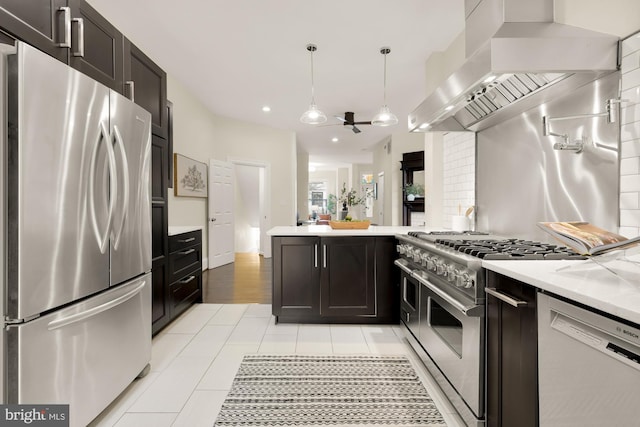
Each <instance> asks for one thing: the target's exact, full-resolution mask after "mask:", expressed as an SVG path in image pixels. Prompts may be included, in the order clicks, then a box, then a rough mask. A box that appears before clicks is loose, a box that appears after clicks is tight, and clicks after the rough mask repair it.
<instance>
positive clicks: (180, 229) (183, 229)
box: [169, 225, 204, 236]
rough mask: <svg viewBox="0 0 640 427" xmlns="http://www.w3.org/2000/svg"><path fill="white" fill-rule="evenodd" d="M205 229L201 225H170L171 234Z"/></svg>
mask: <svg viewBox="0 0 640 427" xmlns="http://www.w3.org/2000/svg"><path fill="white" fill-rule="evenodd" d="M203 229H204V227H203V226H201V225H172V226H170V227H169V236H175V235H176V234H182V233H188V232H190V231H196V230H203Z"/></svg>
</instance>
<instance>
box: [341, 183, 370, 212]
mask: <svg viewBox="0 0 640 427" xmlns="http://www.w3.org/2000/svg"><path fill="white" fill-rule="evenodd" d="M366 200H367V198H366V195H365V196H363V197H358V193H357V192H356V190H354V189H353V188H352V189H351V190H349V191H347V185H346V183H344V182H343V183H342V190H340V197H339V198H338V201H339V202H340V203H341V204H342V209H343V210H347V206H356V205H364V204H365V202H366Z"/></svg>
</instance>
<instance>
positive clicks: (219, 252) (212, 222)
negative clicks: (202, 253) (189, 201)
mask: <svg viewBox="0 0 640 427" xmlns="http://www.w3.org/2000/svg"><path fill="white" fill-rule="evenodd" d="M233 197H234V192H233V165H232V164H231V163H227V162H222V161H220V160H214V159H210V160H209V268H215V267H219V266H221V265H224V264H229V263H230V262H233V261H234V256H235V251H234V234H233V203H234V200H233Z"/></svg>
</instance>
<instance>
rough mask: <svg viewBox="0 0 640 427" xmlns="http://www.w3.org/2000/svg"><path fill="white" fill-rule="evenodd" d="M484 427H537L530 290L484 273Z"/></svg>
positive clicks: (534, 323)
mask: <svg viewBox="0 0 640 427" xmlns="http://www.w3.org/2000/svg"><path fill="white" fill-rule="evenodd" d="M487 287H488V288H489V290H488V291H487V425H488V426H492V427H509V426H519V427H527V426H531V427H534V426H537V425H538V382H537V381H538V357H537V354H538V344H537V342H538V332H537V316H536V289H535V288H534V287H532V286H530V285H527V284H525V283H522V282H519V281H517V280H514V279H511V278H508V277H506V276H502V275H500V274H498V273H495V272H492V271H489V272H488V273H487Z"/></svg>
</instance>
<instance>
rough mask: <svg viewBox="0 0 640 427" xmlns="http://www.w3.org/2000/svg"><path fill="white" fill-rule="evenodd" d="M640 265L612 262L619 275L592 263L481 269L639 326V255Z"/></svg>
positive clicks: (495, 264)
mask: <svg viewBox="0 0 640 427" xmlns="http://www.w3.org/2000/svg"><path fill="white" fill-rule="evenodd" d="M629 259H630V260H632V261H636V262H637V264H632V263H630V262H624V261H610V262H609V263H607V264H605V265H607V266H609V267H610V268H612V269H613V270H614V271H616V273H617V275H616V274H614V273H613V272H611V271H609V270H607V269H606V268H604V267H602V266H601V265H598V264H596V263H595V262H594V261H592V260H585V261H544V262H540V261H483V262H482V266H483V267H485V268H487V269H489V270H492V271H495V272H497V273H500V274H503V275H505V276H508V277H512V278H514V279H516V280H519V281H521V282H524V283H528V284H530V285H533V286H535V287H536V288H539V289H543V290H546V291H549V292H552V293H554V294H556V295H560V296H563V297H565V298H568V299H570V300H573V301H577V302H579V303H582V304H585V305H587V306H590V307H593V308H596V309H598V310H601V311H604V312H605V313H609V314H612V315H615V316H618V317H621V318H623V319H626V320H629V321H631V322H634V323H636V324H639V325H640V255H633V256H632V257H629Z"/></svg>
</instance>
